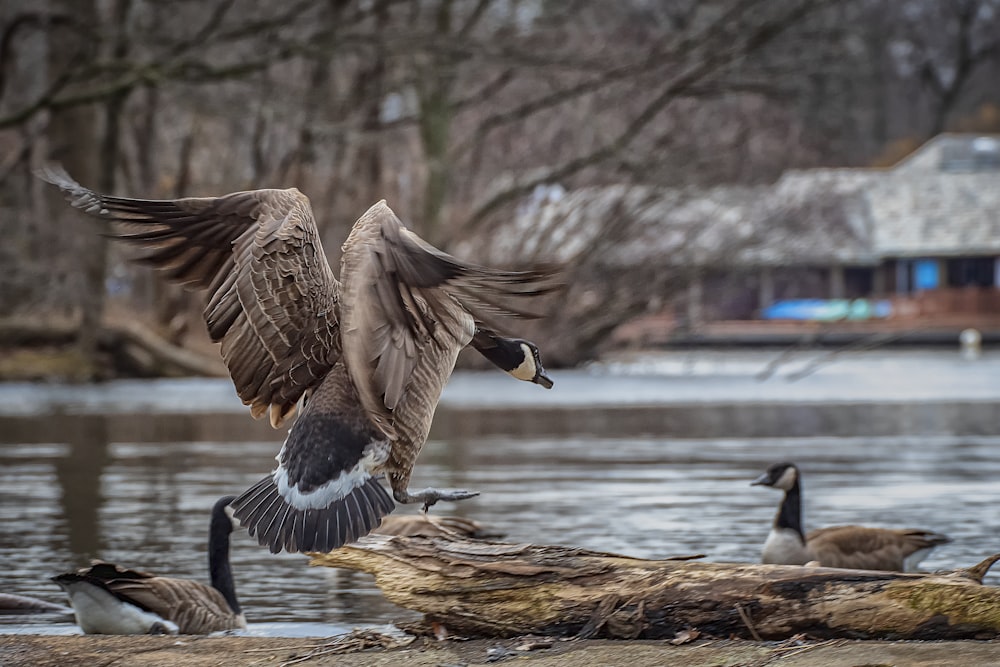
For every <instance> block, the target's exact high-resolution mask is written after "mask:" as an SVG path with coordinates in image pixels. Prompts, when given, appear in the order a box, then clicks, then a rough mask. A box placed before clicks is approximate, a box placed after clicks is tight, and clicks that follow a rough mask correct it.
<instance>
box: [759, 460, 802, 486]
mask: <svg viewBox="0 0 1000 667" xmlns="http://www.w3.org/2000/svg"><path fill="white" fill-rule="evenodd" d="M798 478H799V469H798V468H796V467H795V464H794V463H775V464H774V465H771V466H769V467H768V469H767V470H765V471H764V473H763V474H762V475H761V476H760V477H758V478H757V479H755V480H754V481H752V482H750V485H751V486H770V487H771V488H772V489H780V490H782V491H788V490H790V489H791V488H792V487H793V486H795V482H796V481H797V480H798Z"/></svg>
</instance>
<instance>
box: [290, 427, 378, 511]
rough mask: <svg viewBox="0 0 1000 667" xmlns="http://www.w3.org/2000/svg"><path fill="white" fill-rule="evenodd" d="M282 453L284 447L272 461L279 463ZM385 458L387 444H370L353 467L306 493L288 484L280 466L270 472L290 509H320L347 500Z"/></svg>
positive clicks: (370, 476) (369, 477)
mask: <svg viewBox="0 0 1000 667" xmlns="http://www.w3.org/2000/svg"><path fill="white" fill-rule="evenodd" d="M284 452H285V447H284V446H282V448H281V451H280V452H278V455H277V456H275V457H274V458H276V459H277V460H278V461H279V462H280V461H281V458H282V455H283V454H284ZM388 458H389V447H388V445H387V444H384V443H379V444H376V445H369V446H368V447H366V448H365V455H364V456H363V457H362V458H361V460H360V461H358V462H357V463H356V464H355V465H354V467H353V468H351V469H350V470H344V471H342V472H341V473H340V474H339V475H337V476H336V477H335V478H333V479H331V480H330V481H328V482H326V483H325V484H323V485H321V486H317V487H316V488H315V489H313V490H311V491H308V492H303V491H300V490H299V488H298V486H297V485H294V484H292V483H291V482H289V481H288V471H287V470H285V468H284V466H282V465H281V464H280V463H279V464H278V467H277V468H276V469H275V470H274V472H273V473H272V478H273V479H274V484H275V486H277V487H278V493H279V494H281V497H282V498H284V499H285V502H287V503H288V504H289V505H291V506H292V507H295V508H296V509H300V510H308V509H322V508H324V507H329V506H330V504H331V503H333V502H335V501H337V500H340V499H342V498H344V497H346V496H347V494H349V493H350V492H351V491H353V490H354V489H356V488H358V487H359V486H361V485H362V484H364V483H365V482H366V481H368V480H369V479H371V478H372V472H371V471H372V470H374V469H376V468H377V467H379V466H381V465H382V464H384V463H385V462H386V460H387V459H388Z"/></svg>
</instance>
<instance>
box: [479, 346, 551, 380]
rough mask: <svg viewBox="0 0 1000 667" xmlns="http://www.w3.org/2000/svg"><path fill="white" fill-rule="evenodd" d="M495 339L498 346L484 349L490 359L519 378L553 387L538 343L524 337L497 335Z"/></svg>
mask: <svg viewBox="0 0 1000 667" xmlns="http://www.w3.org/2000/svg"><path fill="white" fill-rule="evenodd" d="M493 341H494V343H496V347H494V348H493V349H491V350H489V351H483V354H484V355H486V357H487V358H488V359H489V360H490V361H492V362H493V363H494V364H496V365H497V366H499V367H500V368H502V369H503V370H505V371H507V373H509V374H510V375H512V376H513V377H515V378H517V379H518V380H524V381H525V382H533V383H535V384H538V385H541V386H543V387H545V388H546V389H551V388H552V379H551V378H550V377H549V376H548V375H546V374H545V368H544V367H543V366H542V357H541V355H540V354H539V352H538V346H537V345H535V344H534V343H532V342H531V341H528V340H524V339H522V338H502V337H500V336H496V337H494V338H493Z"/></svg>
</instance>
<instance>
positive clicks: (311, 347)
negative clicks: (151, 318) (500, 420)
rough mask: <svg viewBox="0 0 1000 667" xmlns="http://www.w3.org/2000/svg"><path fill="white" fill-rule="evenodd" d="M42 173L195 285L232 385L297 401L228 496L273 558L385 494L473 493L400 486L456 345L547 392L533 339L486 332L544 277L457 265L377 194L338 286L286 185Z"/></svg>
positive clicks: (544, 284) (270, 405)
mask: <svg viewBox="0 0 1000 667" xmlns="http://www.w3.org/2000/svg"><path fill="white" fill-rule="evenodd" d="M40 176H41V177H42V178H43V179H45V180H47V181H49V182H51V183H53V184H55V185H57V186H58V187H59V188H61V189H62V190H63V192H64V193H65V194H66V196H67V198H68V199H69V201H70V202H71V203H72V204H73V206H75V207H77V208H79V209H81V210H83V211H85V212H87V213H90V214H92V215H97V216H99V217H103V218H106V219H110V220H112V221H114V222H115V227H114V228H113V231H114V235H115V236H116V237H118V238H120V239H122V240H124V241H126V242H130V243H133V244H137V245H139V246H141V247H143V248H144V249H146V250H147V254H146V255H145V256H144V257H143V258H142V259H141V260H140V261H143V262H145V263H147V264H150V265H152V266H154V267H156V268H159V269H161V270H163V271H164V272H165V274H166V277H167V278H168V279H170V280H173V281H176V282H180V283H183V284H185V285H188V286H189V287H192V288H195V289H204V290H206V291H207V292H208V294H209V299H208V304H207V306H206V308H205V321H206V323H207V325H208V331H209V334H210V335H211V337H212V340H214V341H216V342H218V343H220V344H221V351H222V356H223V359H224V360H225V362H226V364H227V367H228V368H229V371H230V374H231V376H232V379H233V383H234V385H235V386H236V391H237V394H238V395H239V396H240V398H241V399H242V400H243V402H244V403H245V404H247V405H249V406H250V411H251V413H252V414H253V415H254V416H255V417H257V416H262V415H264V414H268V415H269V417H270V420H271V423H272V425H273V426H275V427H277V426H279V425H280V424H282V423H283V422H284V421H285V420H286V419H287V418H288V417H289V416H290V415H292V414H293V413H294V412H295V411H296V407H297V403H298V402H299V400H300V399H305V407H304V408H303V409H302V410H301V412H300V414H299V416H298V417H297V418H296V420H295V422H294V423H293V425H292V428H291V430H290V431H289V434H288V437H287V439H286V440H285V442H284V444H283V446H282V448H281V451H280V452H279V453H278V456H277V460H278V466H277V467H276V469H275V470H274V471H273V472H272V473H271V475H269V476H268V477H265V478H264V479H262V480H261V481H260V482H258V483H257V484H255V485H254V486H252V487H251V488H250V489H248V490H247V491H246V492H244V493H243V494H242V495H240V496H239V497H237V499H236V500H235V501H234V502H233V508H234V510H235V514H236V517H237V518H238V519H239V520H240V521H241V523H242V524H243V525H244V526H245V527H246V528H248V530H249V531H250V532H251V534H252V535H255V536H256V537H257V539H258V540H259V541H260V543H261V544H266V545H267V546H268V547H269V548H270V549H271V550H272V551H279V550H281V549H285V550H288V551H329V550H331V549H334V548H336V547H338V546H341V545H343V544H345V543H347V542H350V541H353V540H355V539H357V538H358V537H360V536H362V535H364V534H366V533H368V532H370V531H371V530H372V529H373V528H374V527H375V526H377V525H378V524H379V522H380V521H381V519H382V517H383V516H385V515H386V514H388V513H389V512H391V511H392V509H393V507H394V505H393V501H392V498H390V497H389V495H388V494H387V493H386V491H385V490H384V489H383V488H382V486H381V484H379V483H378V481H377V480H378V478H379V477H380V476H383V475H384V476H385V477H387V478H388V481H389V483H390V486H391V487H392V496H393V497H394V498H395V499H396V500H397V501H399V502H423V503H424V504H425V506H427V505H431V504H433V503H434V502H436V501H437V500H439V499H450V500H458V499H461V498H466V497H469V496H471V495H475V494H474V493H472V492H468V491H462V490H455V491H450V492H443V491H438V490H436V489H425V490H422V491H417V492H413V491H411V490H409V488H408V484H409V480H410V476H411V473H412V469H413V465H414V463H415V461H416V458H417V456H418V454H419V453H420V450H421V448H422V446H423V444H424V442H425V440H426V438H427V434H428V432H429V430H430V426H431V422H432V420H433V417H434V411H435V409H436V407H437V403H438V400H439V399H440V395H441V390H442V388H443V387H444V384H445V383H446V382H447V380H448V377H449V376H450V375H451V372H452V370H453V369H454V365H455V360H456V358H457V355H458V353H459V352H460V351H461V350H462V349H463V348H464V347H465V346H467V345H470V344H471V345H472V347H474V348H475V349H477V350H478V351H480V352H481V353H482V354H483V355H484V356H486V357H487V358H488V359H490V360H491V361H492V362H493V363H494V364H496V365H497V366H499V367H500V368H501V369H503V370H505V371H507V372H509V373H510V374H511V375H513V376H514V377H516V378H518V379H521V380H526V381H529V382H533V383H536V384H540V385H542V386H544V387H550V386H551V385H552V382H551V380H549V379H548V377H547V376H546V375H545V371H544V368H542V365H541V361H540V359H539V355H538V350H537V347H535V346H534V345H533V344H531V343H529V342H528V341H522V340H519V339H512V338H506V337H503V336H501V335H499V334H497V333H496V331H500V330H502V329H503V325H504V324H505V322H506V321H507V320H510V319H512V318H519V317H533V316H535V315H533V314H531V313H529V312H527V311H525V310H524V309H523V307H522V306H520V305H518V304H519V303H521V302H522V301H523V300H524V299H526V298H529V297H533V296H536V295H538V294H541V293H544V292H546V291H549V290H550V289H552V288H553V287H554V284H553V282H552V280H551V278H552V272H551V271H550V270H538V271H525V272H510V271H500V270H496V269H490V268H486V267H479V266H475V265H472V264H469V263H466V262H462V261H460V260H458V259H456V258H454V257H452V256H450V255H447V254H446V253H444V252H442V251H440V250H438V249H436V248H434V247H433V246H431V245H429V244H427V243H426V242H424V241H423V240H422V239H420V238H419V237H418V236H417V235H416V234H414V233H413V232H411V231H409V230H408V229H406V227H405V226H404V225H403V224H402V222H400V220H399V219H398V218H397V217H396V215H395V214H394V213H393V212H392V210H391V209H390V208H389V207H388V206H387V205H386V203H385V202H384V201H381V202H378V203H376V204H375V205H374V206H372V207H371V208H370V209H368V211H367V212H366V213H365V214H364V215H362V216H361V217H360V218H359V219H358V220H357V222H356V223H355V224H354V226H353V228H352V231H351V233H350V235H349V237H348V239H347V241H345V243H344V245H343V248H342V251H343V252H342V258H341V267H340V280H338V279H337V277H336V276H335V275H334V274H333V271H332V269H331V268H330V266H329V263H328V262H327V259H326V255H325V253H324V251H323V248H322V244H321V243H320V239H319V233H318V230H317V227H316V222H315V220H314V218H313V214H312V210H311V206H310V204H309V200H308V199H307V198H306V197H305V195H303V194H302V193H301V192H299V191H298V190H296V189H294V188H293V189H289V190H255V191H248V192H237V193H233V194H229V195H224V196H222V197H206V198H185V199H175V200H162V201H155V200H141V199H127V198H122V197H112V196H108V195H103V194H99V193H95V192H93V191H91V190H88V189H86V188H84V187H82V186H81V185H79V184H78V183H76V182H75V181H73V180H72V179H71V178H70V177H69V176H68V175H67V174H66V173H65V172H64V171H62V170H59V169H48V170H45V171H43V172H41V173H40Z"/></svg>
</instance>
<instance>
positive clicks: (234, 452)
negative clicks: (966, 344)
mask: <svg viewBox="0 0 1000 667" xmlns="http://www.w3.org/2000/svg"><path fill="white" fill-rule="evenodd" d="M771 356H773V355H771ZM768 358H769V357H768V355H767V353H753V354H743V353H740V354H736V353H732V354H727V353H717V354H709V353H698V354H697V355H696V356H691V355H690V354H685V355H667V356H663V357H649V356H644V357H641V358H629V359H623V360H620V361H619V362H616V363H609V364H603V365H601V366H596V367H592V368H590V369H586V370H580V371H572V372H565V373H559V372H556V373H554V374H553V377H554V379H555V380H556V387H555V389H553V390H552V391H550V392H545V391H544V390H541V389H540V388H538V387H535V386H531V385H523V384H520V383H517V382H515V381H513V380H509V378H504V377H503V376H501V375H498V374H495V373H494V374H482V373H460V374H458V375H456V377H455V378H454V379H453V382H452V384H451V385H450V386H449V388H448V389H447V391H446V394H445V397H444V399H443V401H442V405H441V408H440V409H439V414H438V419H437V420H436V422H435V427H434V432H433V433H432V438H431V440H430V441H429V442H428V443H427V446H426V448H425V450H424V452H423V454H422V455H421V459H420V461H419V464H418V466H417V468H416V471H415V475H414V480H413V484H414V485H415V486H417V487H420V486H424V485H433V486H439V487H462V488H470V489H475V490H478V491H480V492H481V495H480V496H479V497H476V498H473V499H470V500H467V501H463V502H461V503H441V504H439V505H438V506H436V507H435V508H433V510H432V512H434V513H439V514H446V513H455V514H459V515H463V516H468V517H471V518H475V519H476V520H478V521H480V522H482V523H485V524H488V525H490V526H492V527H494V528H496V529H498V530H500V531H502V532H504V533H506V536H507V537H506V539H507V540H509V541H513V542H536V543H560V544H568V545H577V546H581V547H586V548H591V549H597V550H604V551H612V552H618V553H623V554H628V555H632V556H639V557H646V558H660V557H665V556H672V555H685V554H695V553H702V554H705V555H706V557H707V558H708V559H709V560H713V561H737V562H752V561H754V560H756V559H757V558H758V556H759V550H760V546H761V544H762V543H763V541H764V539H765V537H766V535H767V532H768V530H769V527H770V522H771V520H772V518H773V515H774V513H775V511H776V509H777V505H778V502H779V500H780V494H779V493H778V492H775V491H773V490H770V489H763V488H758V487H753V488H751V487H750V486H749V483H750V482H751V481H752V480H753V479H754V478H755V477H756V476H757V475H758V474H759V473H760V472H761V471H762V470H763V469H764V468H765V467H766V466H767V465H768V464H770V463H773V462H776V461H781V460H792V461H795V462H797V463H798V464H799V465H800V467H801V468H802V470H803V486H804V490H803V492H804V499H805V512H806V515H805V521H806V524H807V526H808V527H810V528H814V527H819V526H824V525H833V524H841V523H866V524H870V525H880V526H895V527H921V528H929V529H933V530H936V531H940V532H944V533H946V534H948V535H950V536H951V537H952V538H953V539H954V542H953V543H952V544H949V545H946V546H944V547H942V548H939V549H938V550H937V551H935V552H934V553H933V554H932V556H931V557H930V558H929V559H927V560H926V561H924V564H923V567H924V568H925V569H928V570H935V569H939V568H940V569H944V568H955V567H962V566H969V565H972V564H974V563H976V562H978V561H980V560H982V559H983V558H985V557H986V556H988V555H990V554H992V553H994V552H1000V512H998V511H997V509H996V508H997V507H998V506H1000V425H998V424H1000V421H998V420H1000V417H998V416H997V415H998V414H1000V410H998V409H997V408H998V407H1000V359H997V358H992V357H988V358H986V359H984V360H982V361H981V362H978V363H975V364H966V363H964V362H961V361H959V360H958V358H957V355H948V354H942V353H930V352H927V353H923V352H921V353H912V352H909V353H900V354H898V355H893V354H888V355H886V354H882V355H878V356H876V355H868V356H865V355H858V356H854V357H851V358H849V359H846V360H838V361H837V362H836V363H835V364H830V365H826V366H821V367H817V368H816V369H815V372H812V373H810V374H809V375H808V377H804V378H802V379H800V380H798V381H797V382H789V381H788V380H787V379H784V378H782V377H781V373H779V374H778V376H777V377H772V378H771V379H769V380H767V381H765V382H761V381H760V380H758V379H755V377H754V376H755V375H756V374H757V373H758V372H759V371H760V370H761V368H762V367H763V365H765V364H766V362H767V360H768ZM887 358H888V359H889V360H890V362H891V363H889V366H888V367H887V366H886V365H885V364H886V363H887V361H886V359H887ZM803 363H808V359H805V360H800V361H799V363H798V366H797V367H798V368H802V367H803V366H802V364H803ZM887 368H890V369H891V371H889V370H886V369H887ZM792 371H793V369H789V372H792ZM783 372H785V371H782V373H783ZM0 406H2V407H0V562H2V564H3V567H2V568H0V591H3V592H7V593H16V594H21V595H32V596H36V597H39V598H42V599H45V600H48V601H51V602H60V603H64V602H65V597H64V595H63V593H62V591H61V589H60V588H59V587H58V586H56V585H55V584H54V583H52V582H50V581H49V577H51V576H52V575H54V574H57V573H59V572H62V571H66V570H69V569H73V568H76V567H80V566H83V565H86V564H87V563H88V561H89V559H91V558H102V559H106V560H111V561H114V562H117V563H120V564H122V565H125V566H129V567H136V568H139V569H145V570H150V571H153V572H156V573H159V574H164V575H170V576H178V577H189V578H194V579H199V580H202V581H207V567H206V555H205V534H206V530H207V521H208V510H209V508H210V507H211V506H212V504H213V502H214V501H215V499H217V498H218V497H219V496H222V495H225V494H230V493H237V492H239V491H240V490H242V489H244V488H245V487H247V486H248V485H250V484H251V483H252V482H254V481H256V480H257V479H258V478H260V477H261V476H262V475H263V474H265V473H267V472H268V471H270V470H271V468H272V466H273V463H274V461H273V457H274V454H275V453H276V452H277V450H278V448H279V447H280V443H281V440H282V438H283V433H282V432H275V431H272V430H270V429H269V428H268V427H266V426H264V425H262V424H260V423H258V422H253V421H252V420H250V418H249V417H248V416H246V415H245V412H244V409H243V408H242V406H240V405H239V402H238V401H237V400H236V399H235V396H234V395H233V393H232V389H231V386H230V385H229V384H228V382H226V381H216V380H177V381H154V382H120V383H111V384H107V385H101V386H96V387H64V386H41V385H0ZM734 414H738V415H739V419H736V420H735V421H734V419H733V415H734ZM663 415H666V417H664V416H663ZM411 511H413V509H412V508H400V509H398V510H397V512H411ZM232 545H233V550H232V561H233V564H234V569H235V573H236V575H235V576H236V580H237V591H238V595H239V597H240V601H241V603H242V605H243V607H244V610H245V612H246V615H247V618H248V619H249V621H250V622H251V630H250V632H251V633H257V634H271V635H330V634H336V633H339V632H345V631H348V630H350V629H351V628H353V627H357V626H368V625H379V624H385V623H391V622H393V621H398V620H409V619H414V618H416V615H415V614H414V613H413V612H409V611H407V610H402V609H400V608H397V607H395V606H394V605H392V604H390V603H388V602H386V601H385V600H384V599H383V598H382V597H381V595H380V593H379V591H378V589H377V588H375V587H374V585H373V583H372V579H371V578H370V577H369V576H367V575H362V574H358V573H351V572H344V571H336V570H331V569H328V568H312V567H308V566H307V564H306V558H305V557H304V556H301V555H288V554H280V555H277V556H275V555H271V554H270V553H268V552H267V551H266V550H265V549H262V548H260V547H258V546H257V545H256V543H255V542H254V541H253V540H252V539H251V538H249V537H248V536H247V535H246V534H244V533H242V532H237V533H234V535H233V539H232ZM987 583H989V584H991V585H996V584H998V583H1000V576H998V575H994V574H991V575H990V576H989V577H988V579H987ZM39 620H40V621H43V623H41V624H26V623H25V619H24V617H19V618H17V619H8V620H7V622H5V623H3V624H2V625H0V632H11V631H17V632H73V631H75V629H74V626H73V625H72V621H71V620H64V619H52V618H46V619H39ZM0 622H2V621H0Z"/></svg>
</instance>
